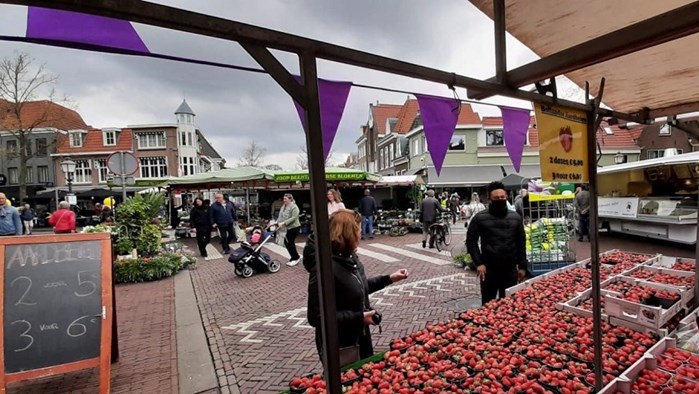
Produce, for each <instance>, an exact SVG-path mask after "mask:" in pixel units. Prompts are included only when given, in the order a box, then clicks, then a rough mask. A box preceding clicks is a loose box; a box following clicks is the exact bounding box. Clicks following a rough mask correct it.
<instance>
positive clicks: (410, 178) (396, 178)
mask: <svg viewBox="0 0 699 394" xmlns="http://www.w3.org/2000/svg"><path fill="white" fill-rule="evenodd" d="M424 183H425V181H424V180H423V179H422V177H421V176H420V175H389V176H384V177H381V180H380V181H379V182H376V186H412V185H422V184H424Z"/></svg>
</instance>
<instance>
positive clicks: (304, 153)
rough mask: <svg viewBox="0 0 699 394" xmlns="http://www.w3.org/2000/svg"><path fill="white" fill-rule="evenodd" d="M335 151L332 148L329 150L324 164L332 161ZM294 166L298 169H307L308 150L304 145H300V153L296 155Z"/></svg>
mask: <svg viewBox="0 0 699 394" xmlns="http://www.w3.org/2000/svg"><path fill="white" fill-rule="evenodd" d="M334 156H335V153H334V152H333V150H332V149H331V150H330V153H329V154H328V158H327V159H325V165H328V163H332V161H333V160H334ZM296 168H297V169H299V170H307V169H308V150H307V149H306V145H301V153H299V154H298V155H297V156H296Z"/></svg>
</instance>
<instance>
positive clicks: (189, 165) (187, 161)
mask: <svg viewBox="0 0 699 394" xmlns="http://www.w3.org/2000/svg"><path fill="white" fill-rule="evenodd" d="M195 162H196V159H195V158H193V157H181V158H180V167H181V168H182V174H183V175H194V174H196V173H197V168H196V165H195Z"/></svg>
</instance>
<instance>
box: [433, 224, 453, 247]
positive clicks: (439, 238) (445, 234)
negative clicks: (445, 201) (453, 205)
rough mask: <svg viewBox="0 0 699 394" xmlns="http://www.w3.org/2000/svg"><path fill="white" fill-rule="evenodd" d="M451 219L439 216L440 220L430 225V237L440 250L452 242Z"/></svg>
mask: <svg viewBox="0 0 699 394" xmlns="http://www.w3.org/2000/svg"><path fill="white" fill-rule="evenodd" d="M449 220H451V218H450V217H448V216H445V215H442V216H440V218H439V222H437V223H435V224H433V225H431V226H430V238H431V239H432V242H433V243H434V246H435V247H436V248H437V250H438V251H440V252H441V251H442V250H443V249H446V246H448V245H449V244H450V243H451V225H450V224H449Z"/></svg>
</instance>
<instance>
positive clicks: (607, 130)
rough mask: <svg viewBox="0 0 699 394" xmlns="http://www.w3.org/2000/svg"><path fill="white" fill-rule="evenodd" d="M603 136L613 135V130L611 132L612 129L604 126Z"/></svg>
mask: <svg viewBox="0 0 699 394" xmlns="http://www.w3.org/2000/svg"><path fill="white" fill-rule="evenodd" d="M604 134H606V135H614V130H612V128H611V127H609V126H604Z"/></svg>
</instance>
